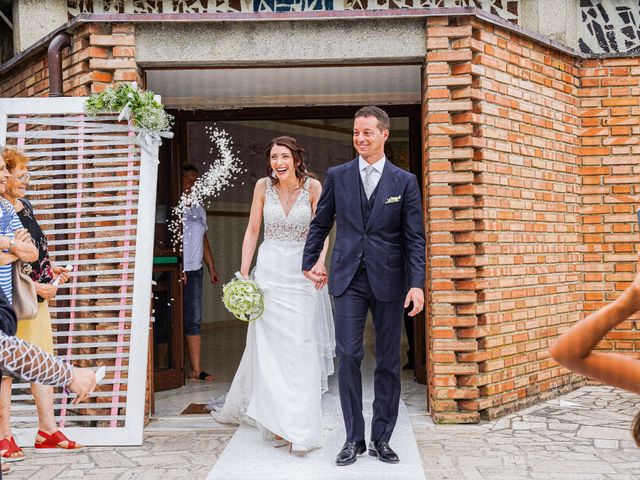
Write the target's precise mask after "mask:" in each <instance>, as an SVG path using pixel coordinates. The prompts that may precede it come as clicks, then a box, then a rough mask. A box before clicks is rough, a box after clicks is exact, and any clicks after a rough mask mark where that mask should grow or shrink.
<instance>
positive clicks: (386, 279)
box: [302, 158, 425, 302]
mask: <svg viewBox="0 0 640 480" xmlns="http://www.w3.org/2000/svg"><path fill="white" fill-rule="evenodd" d="M360 182H361V180H360V171H359V168H358V159H357V158H356V159H355V160H352V161H351V162H348V163H344V164H342V165H338V166H336V167H332V168H330V169H329V170H327V175H326V178H325V183H324V186H323V190H322V195H321V196H320V200H319V201H318V207H317V210H316V216H315V217H314V218H313V220H312V221H311V226H310V229H309V236H308V237H307V242H306V244H305V247H304V255H303V259H302V269H303V270H311V268H313V266H314V265H315V263H316V262H317V261H318V257H319V256H320V252H321V251H322V247H323V245H324V240H325V238H326V237H327V235H328V234H329V231H330V230H331V227H332V226H333V223H334V219H335V223H336V225H337V234H336V241H335V245H334V247H333V254H332V258H331V269H330V272H329V292H330V293H331V294H332V295H336V296H339V295H342V293H344V291H345V290H346V289H347V287H348V286H349V284H350V283H351V280H352V279H353V277H354V275H355V273H356V270H357V268H358V265H359V264H360V262H361V260H362V258H364V261H365V265H366V268H367V277H368V279H369V284H370V285H371V290H372V292H373V295H374V296H375V298H376V299H377V300H379V301H382V302H391V301H397V300H403V299H404V297H405V296H406V294H407V290H408V288H409V287H417V288H423V287H424V281H425V237H424V227H423V223H422V202H421V200H420V189H419V188H418V181H417V179H416V176H415V175H413V174H412V173H409V172H407V171H405V170H402V169H401V168H398V167H396V166H395V165H393V164H392V163H391V162H390V161H388V160H387V161H386V162H385V166H384V170H383V172H382V176H381V177H380V181H379V183H378V187H377V192H376V198H375V202H374V204H373V207H372V210H371V214H370V216H369V222H368V223H367V224H366V225H365V224H364V221H363V217H362V208H361V201H360V185H359V183H360Z"/></svg>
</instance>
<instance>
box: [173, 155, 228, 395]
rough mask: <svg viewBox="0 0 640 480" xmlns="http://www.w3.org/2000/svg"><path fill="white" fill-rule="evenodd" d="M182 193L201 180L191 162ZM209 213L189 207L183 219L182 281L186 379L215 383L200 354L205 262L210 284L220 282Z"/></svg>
mask: <svg viewBox="0 0 640 480" xmlns="http://www.w3.org/2000/svg"><path fill="white" fill-rule="evenodd" d="M181 173H182V192H183V194H188V193H189V192H190V191H191V189H192V188H193V186H194V185H195V183H196V180H197V179H198V175H199V172H198V168H197V167H196V166H195V165H192V164H190V163H185V164H183V165H182V167H181ZM207 228H208V227H207V212H206V211H205V209H204V207H203V206H202V205H195V206H193V207H190V208H189V209H188V210H187V212H186V214H185V217H184V224H183V236H182V255H183V259H182V264H183V267H182V268H183V274H182V282H183V284H184V289H183V291H184V295H183V302H184V309H183V316H184V335H185V339H186V343H187V351H188V353H189V363H190V364H191V370H190V372H189V375H187V378H189V379H194V380H202V381H205V382H212V381H213V380H215V378H214V376H213V375H211V374H209V373H207V372H205V371H204V370H202V367H201V366H200V351H201V348H202V337H201V334H202V300H203V299H202V281H203V280H202V272H203V267H202V263H203V262H204V264H205V265H206V266H207V270H209V278H210V279H211V285H217V284H218V283H219V282H220V279H219V277H218V272H217V271H216V266H215V263H214V262H213V255H212V254H211V247H210V246H209V240H208V239H207Z"/></svg>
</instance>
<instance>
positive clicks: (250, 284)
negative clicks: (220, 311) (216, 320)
mask: <svg viewBox="0 0 640 480" xmlns="http://www.w3.org/2000/svg"><path fill="white" fill-rule="evenodd" d="M222 302H223V303H224V306H225V307H226V308H227V310H229V312H231V314H232V315H233V316H234V317H236V318H237V319H238V320H242V321H243V322H251V321H253V320H257V319H259V318H260V317H261V316H262V314H263V312H264V295H263V293H262V290H260V287H259V286H258V284H257V283H256V281H255V280H245V279H244V278H243V277H242V275H240V273H239V272H237V273H236V277H235V278H233V279H232V280H231V281H230V282H229V283H227V284H225V285H224V286H223V287H222Z"/></svg>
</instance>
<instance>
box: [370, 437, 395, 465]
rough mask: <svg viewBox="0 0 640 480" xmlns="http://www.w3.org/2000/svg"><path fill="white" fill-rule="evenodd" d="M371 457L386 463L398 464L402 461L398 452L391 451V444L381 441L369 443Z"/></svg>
mask: <svg viewBox="0 0 640 480" xmlns="http://www.w3.org/2000/svg"><path fill="white" fill-rule="evenodd" d="M369 455H371V456H372V457H378V460H380V461H381V462H385V463H398V462H399V461H400V459H399V458H398V455H397V454H396V452H394V451H393V450H391V447H390V446H389V442H387V441H386V440H380V441H379V442H374V441H371V442H369Z"/></svg>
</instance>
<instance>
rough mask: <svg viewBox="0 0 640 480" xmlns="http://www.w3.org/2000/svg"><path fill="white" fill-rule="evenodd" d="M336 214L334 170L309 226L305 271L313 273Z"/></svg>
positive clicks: (305, 250) (328, 174)
mask: <svg viewBox="0 0 640 480" xmlns="http://www.w3.org/2000/svg"><path fill="white" fill-rule="evenodd" d="M335 214H336V202H335V196H334V178H333V170H331V169H329V170H328V171H327V177H326V179H325V182H324V187H323V188H322V193H321V195H320V199H319V200H318V205H317V207H316V210H315V216H314V217H313V220H311V225H310V226H309V235H308V236H307V242H306V243H305V245H304V254H303V256H302V270H303V271H305V272H309V271H311V269H312V268H313V266H314V265H315V264H316V263H317V262H318V259H319V258H320V255H321V253H322V250H323V248H324V246H325V240H326V238H327V236H328V235H329V232H330V231H331V228H332V227H333V221H334V217H335ZM325 254H326V252H325Z"/></svg>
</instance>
